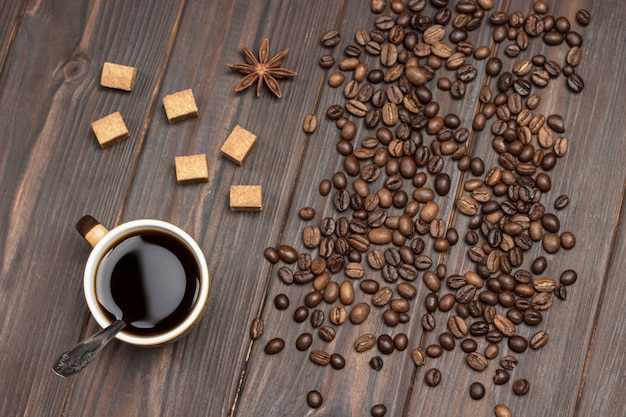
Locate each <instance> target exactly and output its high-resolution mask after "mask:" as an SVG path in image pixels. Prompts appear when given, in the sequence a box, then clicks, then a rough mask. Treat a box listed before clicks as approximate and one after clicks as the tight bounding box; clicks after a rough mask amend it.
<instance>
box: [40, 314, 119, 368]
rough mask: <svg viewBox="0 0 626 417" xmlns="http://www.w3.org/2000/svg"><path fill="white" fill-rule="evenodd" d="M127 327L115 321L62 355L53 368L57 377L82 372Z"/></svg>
mask: <svg viewBox="0 0 626 417" xmlns="http://www.w3.org/2000/svg"><path fill="white" fill-rule="evenodd" d="M125 326H126V323H125V322H124V321H123V320H116V321H114V322H113V323H111V324H110V325H109V326H108V327H106V328H104V329H102V330H100V331H99V332H98V333H96V334H94V335H93V336H90V337H88V338H87V339H85V340H83V341H81V342H80V343H78V344H77V345H76V346H74V347H73V348H71V349H69V350H68V351H66V352H64V353H62V354H61V356H59V358H58V359H57V360H56V362H55V363H54V365H53V366H52V369H53V370H54V372H56V373H57V375H59V376H62V377H67V376H70V375H73V374H75V373H77V372H79V371H81V370H82V369H83V368H84V367H85V366H87V365H88V364H89V362H91V360H92V359H93V358H94V357H95V356H96V354H97V353H98V352H100V351H101V350H102V348H103V347H105V346H106V344H107V343H109V342H110V341H111V339H113V338H114V337H115V335H116V334H118V333H119V332H120V331H121V330H122V329H123V328H124V327H125Z"/></svg>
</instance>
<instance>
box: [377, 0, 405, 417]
mask: <svg viewBox="0 0 626 417" xmlns="http://www.w3.org/2000/svg"><path fill="white" fill-rule="evenodd" d="M392 4H393V2H392ZM400 4H404V3H400ZM370 414H371V415H372V417H384V416H385V414H387V407H385V404H376V405H374V406H372V409H371V410H370Z"/></svg>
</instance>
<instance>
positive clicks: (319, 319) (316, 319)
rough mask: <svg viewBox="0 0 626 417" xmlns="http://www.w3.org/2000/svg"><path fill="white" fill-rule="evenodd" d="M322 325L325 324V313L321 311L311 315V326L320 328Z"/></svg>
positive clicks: (314, 311) (317, 310)
mask: <svg viewBox="0 0 626 417" xmlns="http://www.w3.org/2000/svg"><path fill="white" fill-rule="evenodd" d="M322 323H324V312H323V311H322V310H319V309H316V310H313V313H311V326H313V328H318V327H320V326H321V325H322Z"/></svg>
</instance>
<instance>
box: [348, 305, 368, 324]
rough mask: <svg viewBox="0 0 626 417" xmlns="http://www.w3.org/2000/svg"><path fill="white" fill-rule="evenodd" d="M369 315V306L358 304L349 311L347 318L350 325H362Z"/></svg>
mask: <svg viewBox="0 0 626 417" xmlns="http://www.w3.org/2000/svg"><path fill="white" fill-rule="evenodd" d="M369 313H370V306H369V304H367V303H358V304H356V305H355V306H354V307H353V308H352V310H351V311H350V314H349V318H350V321H351V322H352V324H361V323H363V322H364V321H365V320H366V319H367V317H368V316H369Z"/></svg>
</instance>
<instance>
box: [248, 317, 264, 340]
mask: <svg viewBox="0 0 626 417" xmlns="http://www.w3.org/2000/svg"><path fill="white" fill-rule="evenodd" d="M264 328H265V323H264V322H263V319H262V318H260V317H256V318H255V319H254V320H252V323H251V324H250V338H251V339H252V340H257V339H259V338H260V337H261V336H262V335H263V329H264Z"/></svg>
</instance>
